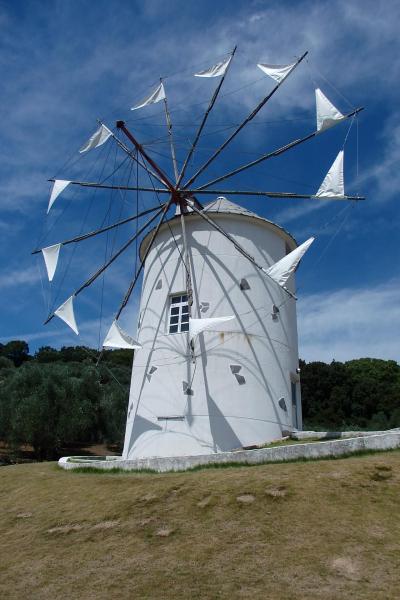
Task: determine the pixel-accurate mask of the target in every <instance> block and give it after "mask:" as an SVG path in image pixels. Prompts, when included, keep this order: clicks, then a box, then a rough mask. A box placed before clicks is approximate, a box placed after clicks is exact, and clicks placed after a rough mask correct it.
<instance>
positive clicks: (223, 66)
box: [194, 56, 232, 77]
mask: <svg viewBox="0 0 400 600" xmlns="http://www.w3.org/2000/svg"><path fill="white" fill-rule="evenodd" d="M231 59H232V56H229V57H228V58H226V59H225V60H222V61H221V62H219V63H217V64H216V65H213V66H212V67H210V68H209V69H206V70H205V71H199V72H198V73H195V74H194V76H195V77H220V76H221V75H225V73H226V70H227V68H228V67H229V63H230V62H231Z"/></svg>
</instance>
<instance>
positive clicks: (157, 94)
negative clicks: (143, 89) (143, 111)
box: [131, 83, 166, 110]
mask: <svg viewBox="0 0 400 600" xmlns="http://www.w3.org/2000/svg"><path fill="white" fill-rule="evenodd" d="M165 98H166V96H165V90H164V86H163V84H162V83H160V85H159V86H158V87H157V89H155V90H154V92H153V93H152V94H150V96H149V97H148V98H146V99H145V100H143V102H141V103H140V104H137V105H136V106H132V108H131V110H137V109H138V108H143V106H148V105H149V104H156V103H157V102H160V100H164V99H165Z"/></svg>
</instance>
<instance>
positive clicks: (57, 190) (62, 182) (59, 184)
mask: <svg viewBox="0 0 400 600" xmlns="http://www.w3.org/2000/svg"><path fill="white" fill-rule="evenodd" d="M70 183H71V182H70V181H67V180H66V179H56V180H55V181H54V184H53V188H52V190H51V194H50V199H49V206H48V207H47V214H49V210H50V209H51V207H52V206H53V204H54V202H55V201H56V199H57V198H58V196H59V195H60V194H61V192H62V191H63V190H65V188H66V187H67V185H68V184H70Z"/></svg>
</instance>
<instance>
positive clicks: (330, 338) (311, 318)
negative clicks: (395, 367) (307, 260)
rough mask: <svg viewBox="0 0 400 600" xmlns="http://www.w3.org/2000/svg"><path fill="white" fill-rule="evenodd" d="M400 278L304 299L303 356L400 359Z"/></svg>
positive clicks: (301, 321) (301, 317)
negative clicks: (398, 333)
mask: <svg viewBox="0 0 400 600" xmlns="http://www.w3.org/2000/svg"><path fill="white" fill-rule="evenodd" d="M399 331H400V280H395V281H391V282H389V283H387V284H380V285H376V286H374V287H371V288H358V289H357V288H347V289H340V290H337V291H333V292H331V293H328V292H325V293H322V294H313V295H308V296H303V297H302V298H301V300H300V301H299V338H300V356H301V357H302V358H304V359H305V360H307V361H313V360H321V361H326V362H331V361H332V360H340V361H345V360H350V359H352V358H361V357H379V358H387V359H395V360H397V361H400V346H399V340H398V335H397V332H399Z"/></svg>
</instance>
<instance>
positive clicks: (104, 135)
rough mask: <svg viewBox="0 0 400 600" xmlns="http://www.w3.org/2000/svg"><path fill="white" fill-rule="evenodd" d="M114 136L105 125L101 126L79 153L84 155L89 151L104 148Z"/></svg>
mask: <svg viewBox="0 0 400 600" xmlns="http://www.w3.org/2000/svg"><path fill="white" fill-rule="evenodd" d="M110 135H112V131H110V130H109V129H108V127H106V126H105V125H100V127H99V128H98V129H97V131H95V132H94V134H93V135H92V137H91V138H89V139H88V141H87V142H86V144H84V145H83V146H82V148H81V149H80V150H79V152H80V153H81V154H82V153H83V152H87V151H88V150H92V148H98V147H99V146H102V145H103V144H104V143H105V142H106V141H107V140H108V138H109V137H110Z"/></svg>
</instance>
